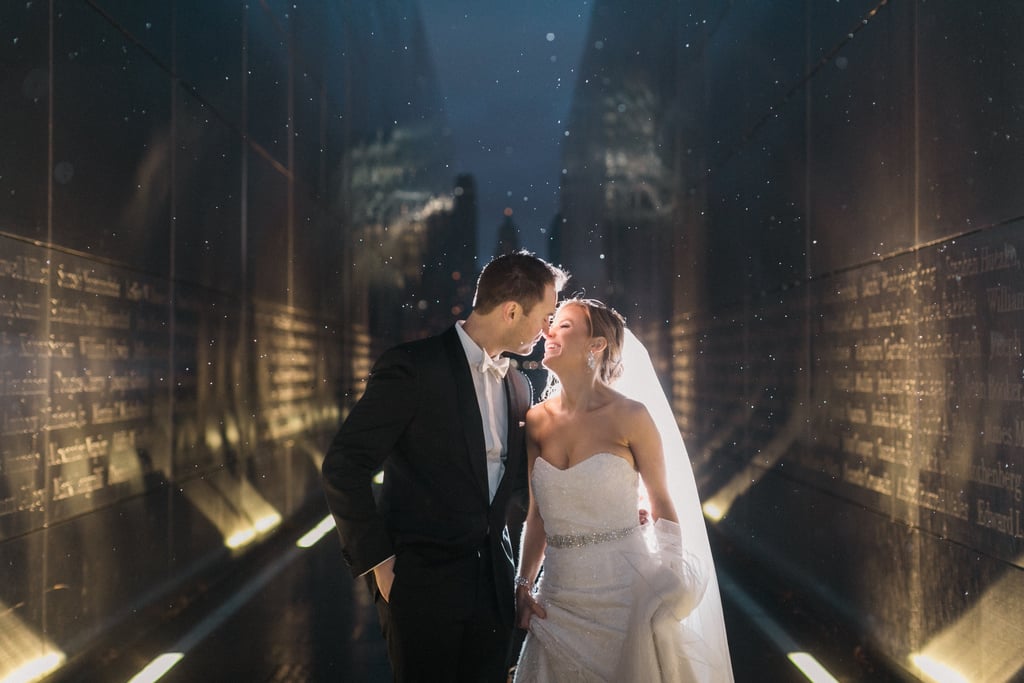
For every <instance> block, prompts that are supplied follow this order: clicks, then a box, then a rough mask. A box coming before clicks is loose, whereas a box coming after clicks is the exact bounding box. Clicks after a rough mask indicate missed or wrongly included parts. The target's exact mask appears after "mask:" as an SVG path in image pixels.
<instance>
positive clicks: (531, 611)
mask: <svg viewBox="0 0 1024 683" xmlns="http://www.w3.org/2000/svg"><path fill="white" fill-rule="evenodd" d="M534 615H536V616H537V618H539V619H547V618H548V613H547V612H546V611H545V610H544V608H543V607H541V606H540V603H539V602H537V601H536V600H534V598H533V594H532V593H531V592H530V589H529V587H527V586H518V587H516V626H517V627H518V628H521V629H523V630H526V629H528V628H530V617H532V616H534Z"/></svg>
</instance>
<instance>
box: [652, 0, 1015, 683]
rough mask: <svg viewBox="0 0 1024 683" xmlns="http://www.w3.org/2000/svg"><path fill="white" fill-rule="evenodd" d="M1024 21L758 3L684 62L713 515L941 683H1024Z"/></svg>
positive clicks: (687, 314) (986, 13) (696, 349)
mask: <svg viewBox="0 0 1024 683" xmlns="http://www.w3.org/2000/svg"><path fill="white" fill-rule="evenodd" d="M1022 24H1024V10H1022V8H1021V6H1020V5H1019V3H1014V2H991V3H984V4H975V3H960V2H952V1H950V2H947V1H939V2H917V3H909V2H907V3H904V2H889V3H879V2H873V1H868V2H854V3H849V2H843V3H817V2H807V3H759V2H740V3H734V4H733V5H732V6H731V7H730V10H729V11H728V12H725V13H723V14H722V15H721V16H720V17H719V21H718V22H717V23H715V24H714V25H713V26H712V27H711V28H709V29H708V30H707V31H704V32H701V33H700V39H701V40H703V41H704V42H703V44H702V48H701V54H700V57H699V58H698V59H695V60H693V61H686V62H684V63H683V64H682V66H681V70H682V71H684V72H685V73H687V74H689V76H688V80H687V81H685V85H684V89H685V88H686V86H689V92H691V93H704V94H703V95H701V96H700V97H699V101H700V103H701V106H702V108H703V111H702V114H701V116H700V120H699V122H698V125H696V126H695V130H699V131H700V133H701V135H700V136H699V139H695V141H694V149H695V150H696V152H695V154H697V155H699V162H696V163H694V162H691V161H688V160H684V161H683V162H682V163H680V165H679V168H680V169H681V175H682V177H683V181H682V182H683V184H684V185H689V187H690V188H691V190H692V192H691V193H690V194H689V195H688V196H689V197H691V199H690V200H689V201H690V202H691V204H690V207H689V213H688V214H686V216H687V219H686V222H685V227H684V228H683V230H684V231H691V233H690V235H691V236H690V237H689V239H692V240H693V242H694V243H696V244H701V245H702V246H703V248H702V249H700V250H699V251H696V252H689V253H687V254H681V255H679V257H678V259H679V260H678V263H681V264H684V265H685V266H686V267H687V268H692V269H693V270H694V271H696V272H698V273H699V274H700V277H699V278H696V279H694V280H692V281H691V283H690V287H691V289H690V290H689V291H688V292H686V294H687V296H685V297H682V298H680V299H678V300H677V303H676V316H675V324H674V333H673V340H674V342H673V343H674V352H675V355H674V357H673V361H672V362H673V368H674V376H675V381H674V388H675V398H676V404H677V407H678V408H679V409H680V412H681V414H682V415H683V419H682V422H683V425H684V428H685V430H686V431H687V432H688V435H689V438H688V444H689V446H690V448H691V455H692V456H693V458H694V461H695V466H696V468H697V470H698V472H699V473H700V485H701V488H702V493H703V494H704V497H705V500H706V504H705V510H706V512H707V514H708V517H709V519H710V520H711V522H712V523H713V524H714V525H715V526H716V527H717V529H718V530H719V531H720V532H721V533H723V534H724V535H725V536H726V537H728V538H730V539H732V540H733V542H734V544H735V547H738V548H742V549H743V551H744V552H745V553H748V554H750V555H751V556H753V557H755V558H757V560H759V561H760V562H761V564H762V566H763V568H764V571H765V573H766V575H767V576H772V577H774V578H776V579H778V580H780V581H783V582H785V583H786V584H787V585H788V587H789V589H790V590H791V591H793V592H794V594H796V595H801V596H803V597H804V598H806V599H808V600H809V601H810V603H812V604H816V605H817V606H818V608H819V610H820V613H821V614H823V615H828V617H827V618H829V619H840V620H843V621H845V622H846V623H848V624H852V625H854V626H855V628H857V629H858V630H859V631H860V632H861V633H862V634H863V635H864V638H865V642H866V643H867V644H869V645H870V646H871V647H872V648H873V649H874V650H875V651H876V652H880V653H882V656H884V657H885V658H887V659H889V660H890V662H891V664H893V665H895V666H896V667H899V668H902V669H904V670H905V671H906V672H907V673H908V674H911V675H913V676H917V677H920V678H922V679H923V680H943V681H954V680H955V681H1008V680H1017V679H1018V677H1019V676H1021V675H1022V672H1024V654H1022V652H1021V648H1020V643H1021V642H1024V616H1022V615H1024V612H1022V611H1021V609H1020V606H1021V604H1022V602H1024V523H1022V515H1024V503H1022V496H1024V493H1022V482H1024V403H1022V401H1024V355H1022V354H1024V349H1022V346H1021V335H1022V333H1024V269H1022V266H1024V199H1022V195H1021V193H1020V192H1019V191H1018V187H1017V186H1018V185H1019V178H1020V177H1021V174H1022V172H1024V74H1022V73H1021V71H1020V69H1019V67H1018V65H1019V64H1020V62H1021V59H1022V57H1024V52H1022V50H1021V47H1020V43H1019V41H1017V40H1016V38H1015V37H1014V36H1015V32H1016V29H1017V28H1018V27H1020V26H1021V25H1022ZM695 168H699V169H701V170H702V172H695V171H694V169H695Z"/></svg>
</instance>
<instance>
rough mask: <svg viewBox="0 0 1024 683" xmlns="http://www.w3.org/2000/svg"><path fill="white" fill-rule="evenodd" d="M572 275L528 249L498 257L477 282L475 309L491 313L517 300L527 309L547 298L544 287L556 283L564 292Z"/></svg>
mask: <svg viewBox="0 0 1024 683" xmlns="http://www.w3.org/2000/svg"><path fill="white" fill-rule="evenodd" d="M568 279H569V275H568V274H567V273H566V272H565V271H564V270H562V269H561V268H559V267H558V266H554V265H552V264H550V263H548V262H547V261H545V260H544V259H542V258H538V257H537V256H535V255H534V254H531V253H530V252H528V251H525V250H523V251H515V252H512V253H511V254H502V255H501V256H496V257H495V258H494V259H492V260H491V262H490V263H488V264H487V265H486V266H484V269H483V271H482V272H481V273H480V277H479V278H478V279H477V281H476V296H474V297H473V310H475V311H478V312H480V313H490V312H491V311H492V310H494V308H495V307H496V306H499V305H501V304H502V303H503V302H505V301H515V302H517V303H518V304H519V305H520V306H522V307H523V308H524V309H525V310H526V311H527V312H529V311H530V309H532V308H533V307H534V305H535V304H536V303H537V302H538V301H540V300H541V299H543V298H544V288H545V287H546V286H548V285H552V286H553V287H554V288H555V293H556V294H557V293H558V292H560V291H562V287H564V286H565V282H566V280H568Z"/></svg>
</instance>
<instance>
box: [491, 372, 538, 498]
mask: <svg viewBox="0 0 1024 683" xmlns="http://www.w3.org/2000/svg"><path fill="white" fill-rule="evenodd" d="M502 384H503V386H504V388H505V399H506V401H505V404H506V405H507V406H508V439H507V440H506V443H505V449H506V450H505V452H506V453H507V457H506V459H505V474H504V475H503V476H502V478H501V483H500V484H499V485H498V491H499V492H500V491H501V490H502V488H504V487H505V485H506V484H508V485H511V484H509V482H515V481H516V477H517V476H518V474H519V470H520V468H522V467H524V466H525V463H526V459H525V458H523V457H521V454H524V453H525V452H526V449H525V448H524V440H525V438H526V423H525V422H523V418H524V416H525V415H526V411H527V410H529V408H530V405H531V403H532V398H533V397H532V396H531V395H530V385H529V383H528V382H527V380H526V378H525V377H523V376H522V375H520V374H519V372H518V371H516V370H510V371H509V373H508V374H507V375H506V376H505V381H504V382H503V383H502ZM494 497H495V499H497V497H498V494H497V493H496V494H495V496H494Z"/></svg>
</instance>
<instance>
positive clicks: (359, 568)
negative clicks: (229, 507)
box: [322, 349, 416, 576]
mask: <svg viewBox="0 0 1024 683" xmlns="http://www.w3.org/2000/svg"><path fill="white" fill-rule="evenodd" d="M415 405H416V373H415V369H414V367H413V364H412V362H411V360H410V358H409V355H408V352H406V351H403V350H400V349H392V350H390V351H388V352H386V353H385V354H384V355H382V356H381V358H380V359H379V360H378V361H377V363H376V364H375V365H374V367H373V370H371V372H370V379H369V381H368V382H367V385H366V391H365V393H364V394H363V397H362V398H361V399H360V400H359V402H358V403H356V405H355V406H354V407H353V408H352V412H351V413H350V414H349V416H348V418H347V419H346V420H345V423H344V424H343V425H342V426H341V429H340V430H339V431H338V433H337V435H336V436H335V437H334V440H333V441H332V442H331V446H330V448H329V449H328V450H327V455H326V456H325V457H324V462H323V467H322V472H323V485H324V493H325V495H326V497H327V505H328V507H329V508H330V510H331V514H332V515H333V516H334V521H335V524H336V525H337V527H338V533H339V534H340V535H341V545H342V554H343V555H344V557H345V561H346V562H347V563H348V565H349V567H350V569H351V571H352V574H353V575H354V576H360V575H362V574H365V573H366V572H368V571H370V570H371V569H373V568H374V567H375V566H377V565H380V564H381V563H382V562H384V561H385V560H387V559H388V558H389V557H390V556H392V555H393V554H394V551H393V549H392V545H391V539H390V537H389V535H388V531H387V521H386V519H385V518H384V517H383V516H382V515H381V514H380V513H379V512H378V511H377V505H376V502H375V501H374V498H373V477H374V475H376V473H377V472H379V471H380V469H381V467H382V466H383V464H384V461H385V460H387V458H388V456H390V455H391V453H392V451H393V449H394V446H395V444H396V443H397V442H398V439H399V438H400V437H401V435H402V432H403V431H405V428H406V426H407V425H408V423H409V421H410V420H411V419H412V416H413V413H414V411H415Z"/></svg>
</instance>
